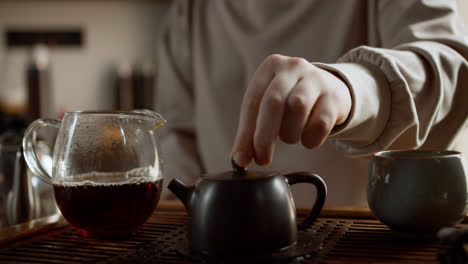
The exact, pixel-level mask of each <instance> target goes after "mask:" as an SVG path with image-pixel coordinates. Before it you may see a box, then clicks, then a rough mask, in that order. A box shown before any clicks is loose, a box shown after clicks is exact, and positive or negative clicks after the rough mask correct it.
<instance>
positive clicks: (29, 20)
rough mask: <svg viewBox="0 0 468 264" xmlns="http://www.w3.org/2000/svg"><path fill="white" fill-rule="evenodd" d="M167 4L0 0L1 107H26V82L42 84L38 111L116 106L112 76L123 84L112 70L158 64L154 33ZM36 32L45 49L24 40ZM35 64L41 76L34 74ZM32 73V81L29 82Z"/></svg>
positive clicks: (126, 72) (145, 69)
mask: <svg viewBox="0 0 468 264" xmlns="http://www.w3.org/2000/svg"><path fill="white" fill-rule="evenodd" d="M170 3H171V1H161V0H159V1H157V0H154V1H150V0H138V1H130V0H128V1H123V0H120V1H112V0H102V1H100V0H96V1H57V0H55V1H54V0H49V1H47V0H44V1H42V0H39V1H32V0H19V1H18V0H14V1H4V0H1V1H0V110H1V111H3V112H6V113H15V112H22V111H27V110H26V109H25V108H26V106H25V105H27V103H28V98H27V97H28V89H33V88H34V87H30V86H34V85H36V86H37V85H39V86H42V87H40V88H41V90H46V94H45V96H43V98H41V101H42V102H41V105H46V106H42V108H43V109H42V110H43V111H41V116H45V117H57V116H58V115H60V113H61V112H62V111H72V110H83V109H112V108H117V107H118V105H117V104H118V95H117V91H118V89H119V87H118V85H119V83H118V82H119V81H122V83H121V84H122V85H124V86H125V80H119V78H118V77H119V76H121V77H125V78H127V77H130V76H131V73H132V72H135V71H136V72H137V75H138V73H139V74H140V75H141V74H142V73H145V74H147V75H151V74H153V73H155V71H156V70H157V69H155V68H154V66H153V65H154V61H155V54H156V40H157V38H158V36H159V35H160V31H161V27H162V24H163V23H164V14H165V11H166V10H167V8H168V7H169V6H170ZM21 33H22V35H21ZM41 34H42V35H41ZM67 34H68V35H67ZM38 38H42V40H46V41H48V44H49V48H45V47H37V46H36V47H33V48H32V47H31V46H29V45H28V44H27V43H26V42H28V39H29V40H31V41H33V40H34V39H38ZM34 66H36V68H37V69H36V70H38V72H39V73H38V74H42V76H35V77H34V72H31V70H34ZM31 68H32V69H31ZM43 70H46V71H45V72H42V71H43ZM28 71H29V76H28ZM31 75H33V76H31ZM134 75H135V74H134ZM125 78H124V79H125ZM34 79H36V81H37V84H34V83H32V84H31V83H30V82H34ZM37 79H39V80H37ZM43 79H47V80H43ZM28 85H29V86H28ZM116 86H117V87H116ZM153 88H154V87H153ZM122 89H123V90H124V89H125V87H123V88H122ZM42 92H44V91H42ZM44 97H46V98H44ZM116 97H117V98H116ZM123 103H125V102H123ZM123 108H125V107H123Z"/></svg>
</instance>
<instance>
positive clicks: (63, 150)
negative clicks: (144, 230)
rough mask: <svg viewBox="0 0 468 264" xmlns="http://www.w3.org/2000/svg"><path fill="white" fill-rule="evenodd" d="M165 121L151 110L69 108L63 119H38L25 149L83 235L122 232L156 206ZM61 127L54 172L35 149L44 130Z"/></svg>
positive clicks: (117, 234) (134, 228)
mask: <svg viewBox="0 0 468 264" xmlns="http://www.w3.org/2000/svg"><path fill="white" fill-rule="evenodd" d="M165 123H166V120H164V118H163V117H162V116H161V115H159V114H158V113H155V112H152V111H149V110H135V111H130V112H90V111H79V112H67V113H65V115H64V118H63V120H62V121H58V120H52V119H38V120H36V121H34V122H33V123H32V124H31V125H30V126H29V127H28V129H27V130H26V132H25V136H24V139H23V149H24V155H25V159H26V162H27V164H28V166H29V167H30V169H31V170H32V171H33V173H35V174H37V175H38V176H40V177H41V179H42V180H44V181H46V182H48V183H51V184H52V185H53V187H54V194H55V200H56V202H57V205H58V207H59V209H60V211H61V212H62V214H63V216H64V217H65V219H67V221H68V222H69V223H70V224H71V225H73V226H74V227H75V228H76V230H77V231H78V233H79V234H81V235H84V236H93V237H122V236H127V235H129V234H132V233H134V232H135V231H137V230H138V228H139V227H140V226H141V225H142V224H143V223H144V222H145V221H146V220H147V219H148V217H149V216H150V215H151V214H152V212H153V211H154V209H155V208H156V206H157V203H158V201H159V198H160V194H161V191H162V181H163V177H162V174H161V169H160V163H159V158H158V151H157V144H156V143H157V142H156V138H155V132H156V131H157V128H159V127H160V126H162V125H164V124H165ZM45 126H51V127H55V128H57V129H58V134H57V139H56V141H55V147H54V154H53V162H52V163H53V164H52V166H53V167H52V175H48V174H47V172H46V171H45V170H44V169H43V167H42V166H41V163H40V162H39V160H38V158H37V152H36V147H37V144H36V135H37V132H38V130H39V129H41V128H42V127H45Z"/></svg>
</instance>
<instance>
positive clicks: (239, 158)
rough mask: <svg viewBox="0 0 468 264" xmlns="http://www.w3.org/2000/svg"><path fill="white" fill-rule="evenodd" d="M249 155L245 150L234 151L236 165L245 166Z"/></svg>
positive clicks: (247, 163) (248, 160)
mask: <svg viewBox="0 0 468 264" xmlns="http://www.w3.org/2000/svg"><path fill="white" fill-rule="evenodd" d="M250 159H251V158H250V155H249V154H247V153H245V152H236V153H234V161H235V162H236V163H237V165H239V166H242V167H246V166H247V165H249V162H250Z"/></svg>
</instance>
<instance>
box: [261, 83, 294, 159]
mask: <svg viewBox="0 0 468 264" xmlns="http://www.w3.org/2000/svg"><path fill="white" fill-rule="evenodd" d="M296 82H297V77H296V76H295V75H293V74H279V75H276V76H275V77H274V78H273V80H272V81H271V83H270V84H269V85H268V88H267V90H266V91H265V94H264V96H263V98H262V101H261V103H260V109H259V112H258V116H257V125H256V128H255V133H254V137H253V139H254V141H253V143H254V150H255V161H256V162H257V164H259V165H267V164H269V163H270V162H271V160H272V159H273V152H274V147H275V142H276V139H277V138H278V135H279V130H280V127H281V121H282V120H283V113H284V108H285V103H286V100H287V98H288V95H289V93H290V91H291V90H292V89H293V88H294V86H295V85H296Z"/></svg>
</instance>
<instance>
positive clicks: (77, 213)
mask: <svg viewBox="0 0 468 264" xmlns="http://www.w3.org/2000/svg"><path fill="white" fill-rule="evenodd" d="M141 172H143V171H141ZM135 173H136V172H133V173H132V175H131V178H130V179H128V180H126V179H127V178H128V173H112V174H111V173H108V174H106V173H89V174H87V175H80V176H79V177H80V178H82V181H79V182H63V183H54V184H53V186H54V193H55V199H56V201H57V205H58V207H59V208H60V211H61V212H62V215H63V216H64V217H65V219H67V221H68V222H69V223H70V224H71V225H72V226H74V227H75V228H76V229H77V231H78V233H79V234H81V235H83V236H92V237H101V238H118V237H124V236H127V235H130V234H132V233H134V232H136V231H137V230H138V228H139V227H140V226H141V225H142V224H143V223H144V222H145V221H146V220H147V219H148V218H149V217H150V216H151V214H152V213H153V211H154V209H155V208H156V206H157V204H158V201H159V198H160V196H161V191H162V183H163V182H162V179H161V178H159V179H154V178H152V177H147V175H141V177H138V175H135ZM96 177H99V179H101V181H102V179H107V182H106V181H104V182H95V181H93V178H96ZM76 178H78V177H76V176H75V179H76ZM83 179H85V180H83Z"/></svg>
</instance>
